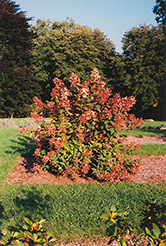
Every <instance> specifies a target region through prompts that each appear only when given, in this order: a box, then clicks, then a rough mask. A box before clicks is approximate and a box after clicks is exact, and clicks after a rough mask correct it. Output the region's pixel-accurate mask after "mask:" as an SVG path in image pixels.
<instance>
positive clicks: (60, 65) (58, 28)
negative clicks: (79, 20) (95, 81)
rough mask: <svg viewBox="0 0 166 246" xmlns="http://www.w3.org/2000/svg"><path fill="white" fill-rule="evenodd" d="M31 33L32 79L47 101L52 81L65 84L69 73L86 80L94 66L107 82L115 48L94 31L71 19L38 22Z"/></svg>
mask: <svg viewBox="0 0 166 246" xmlns="http://www.w3.org/2000/svg"><path fill="white" fill-rule="evenodd" d="M32 30H33V31H34V32H35V38H34V47H33V63H34V71H35V76H37V77H38V79H39V80H40V81H41V83H42V87H43V92H44V94H43V97H44V99H47V98H48V96H49V94H50V91H51V88H52V86H53V82H52V80H53V78H54V77H58V78H60V79H63V81H64V82H65V83H66V84H67V83H68V82H69V81H68V78H69V76H70V74H71V73H72V72H74V73H76V74H78V76H79V77H80V78H81V80H86V79H87V78H88V77H89V75H90V72H91V70H92V69H93V68H94V67H97V68H98V69H99V71H100V73H101V76H102V78H104V79H105V80H106V81H108V79H109V76H108V75H109V70H110V68H111V67H112V66H113V63H114V57H115V47H114V45H113V43H112V42H111V41H110V40H108V39H107V38H106V36H105V35H104V34H103V33H102V32H101V31H100V30H98V29H95V30H92V29H91V28H89V27H87V26H80V25H76V24H75V23H74V21H73V20H72V19H68V20H66V21H64V22H57V21H55V22H50V21H44V20H38V21H37V25H36V26H33V27H32Z"/></svg>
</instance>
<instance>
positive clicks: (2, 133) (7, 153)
mask: <svg viewBox="0 0 166 246" xmlns="http://www.w3.org/2000/svg"><path fill="white" fill-rule="evenodd" d="M18 138H19V133H18V129H14V128H3V129H2V128H1V129H0V183H2V182H4V181H5V180H6V178H7V176H8V173H9V171H10V170H11V169H12V168H13V166H14V164H15V163H16V161H17V160H18V158H19V154H18V152H15V151H14V149H13V148H14V147H17V142H18Z"/></svg>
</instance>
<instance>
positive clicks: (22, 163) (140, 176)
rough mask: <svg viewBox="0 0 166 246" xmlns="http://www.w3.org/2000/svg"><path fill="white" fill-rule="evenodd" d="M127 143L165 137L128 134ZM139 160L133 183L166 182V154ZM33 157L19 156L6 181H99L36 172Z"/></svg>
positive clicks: (147, 142) (142, 157)
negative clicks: (139, 136)
mask: <svg viewBox="0 0 166 246" xmlns="http://www.w3.org/2000/svg"><path fill="white" fill-rule="evenodd" d="M127 142H128V143H134V144H142V143H146V144H149V143H163V144H166V138H165V137H143V138H138V137H134V136H130V137H128V138H127ZM135 158H138V159H139V160H140V161H141V164H140V167H139V169H138V172H137V174H136V175H134V176H132V177H131V182H133V183H156V184H158V183H166V155H164V156H154V155H153V156H136V157H135ZM33 162H34V159H32V158H27V159H25V158H23V157H20V159H19V162H18V163H17V164H16V166H15V167H14V170H13V171H12V172H11V173H10V175H9V177H8V179H7V183H10V184H13V185H23V184H56V185H64V184H65V185H66V184H87V183H99V182H97V181H96V180H94V179H92V178H87V179H86V178H82V177H77V178H75V179H74V180H73V179H70V178H67V177H62V176H55V175H54V174H51V173H49V172H47V171H43V170H42V169H41V168H40V167H39V168H38V172H34V171H33V169H32V166H33Z"/></svg>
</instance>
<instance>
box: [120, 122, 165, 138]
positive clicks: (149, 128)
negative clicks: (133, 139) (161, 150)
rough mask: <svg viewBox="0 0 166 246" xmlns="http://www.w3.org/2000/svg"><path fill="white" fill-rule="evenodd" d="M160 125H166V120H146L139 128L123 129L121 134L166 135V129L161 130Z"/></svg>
mask: <svg viewBox="0 0 166 246" xmlns="http://www.w3.org/2000/svg"><path fill="white" fill-rule="evenodd" d="M160 127H166V121H154V122H146V121H144V122H143V123H142V125H141V126H140V127H139V128H138V129H134V130H130V131H127V130H122V131H121V135H125V136H129V135H130V136H152V137H153V136H166V130H162V129H161V130H160Z"/></svg>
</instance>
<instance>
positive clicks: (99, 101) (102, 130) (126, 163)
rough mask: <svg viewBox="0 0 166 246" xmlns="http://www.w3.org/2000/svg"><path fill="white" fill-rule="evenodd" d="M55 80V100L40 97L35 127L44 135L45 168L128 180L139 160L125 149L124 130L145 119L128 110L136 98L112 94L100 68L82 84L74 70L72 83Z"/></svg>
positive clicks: (41, 155) (39, 152) (41, 159)
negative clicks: (44, 99)
mask: <svg viewBox="0 0 166 246" xmlns="http://www.w3.org/2000/svg"><path fill="white" fill-rule="evenodd" d="M54 84H55V87H54V88H53V90H52V92H51V97H52V100H51V101H46V102H45V103H43V102H42V101H41V100H39V99H38V98H37V97H35V98H34V101H35V105H36V112H34V113H32V118H33V119H34V120H35V121H36V122H41V125H40V127H38V128H37V129H35V130H34V131H33V134H34V136H36V137H37V138H38V142H37V145H38V148H37V149H36V150H35V157H36V159H37V162H38V163H40V165H41V166H42V167H43V168H44V169H49V170H51V171H54V172H57V173H63V174H65V175H67V176H72V177H74V176H75V175H83V176H84V175H86V176H87V175H89V176H93V177H95V178H97V179H98V180H100V181H109V182H115V181H116V182H117V181H124V180H128V179H129V177H130V174H131V173H134V172H135V171H136V168H137V165H138V162H137V161H136V160H132V159H131V158H130V155H128V154H127V151H126V150H123V151H122V149H121V148H120V143H121V139H120V137H119V131H120V130H121V129H124V128H132V127H135V126H136V125H137V124H141V120H140V119H136V118H135V116H134V115H132V114H129V113H128V112H129V111H130V109H131V107H132V106H133V104H134V103H135V99H134V97H129V98H127V97H125V98H121V97H120V95H118V94H116V95H114V96H111V91H110V89H109V88H105V82H103V81H101V78H100V75H99V73H98V70H97V69H94V70H93V71H92V74H91V79H90V81H84V82H83V83H81V82H80V79H79V78H78V76H77V75H75V74H73V73H72V74H71V76H70V86H69V87H68V88H67V87H66V86H65V84H64V83H63V81H62V80H60V79H58V78H55V79H54ZM45 115H46V116H49V121H46V120H45V118H44V116H45ZM128 147H130V146H128Z"/></svg>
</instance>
